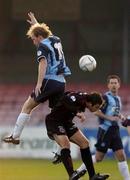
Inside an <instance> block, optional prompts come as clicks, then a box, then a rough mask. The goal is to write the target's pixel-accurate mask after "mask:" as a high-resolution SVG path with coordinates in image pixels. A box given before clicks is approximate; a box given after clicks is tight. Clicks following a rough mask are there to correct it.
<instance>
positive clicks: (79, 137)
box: [70, 130, 89, 149]
mask: <svg viewBox="0 0 130 180" xmlns="http://www.w3.org/2000/svg"><path fill="white" fill-rule="evenodd" d="M70 141H71V142H73V143H75V144H77V145H78V146H79V147H80V148H81V149H84V148H87V147H88V146H89V141H88V139H87V138H86V137H85V136H84V135H83V133H82V132H81V131H80V130H78V131H77V132H75V133H74V134H73V136H71V137H70Z"/></svg>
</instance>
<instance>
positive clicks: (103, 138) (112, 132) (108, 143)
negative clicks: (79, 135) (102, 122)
mask: <svg viewBox="0 0 130 180" xmlns="http://www.w3.org/2000/svg"><path fill="white" fill-rule="evenodd" d="M95 146H96V150H98V151H100V152H102V153H106V152H107V150H108V149H112V150H113V151H114V152H115V151H117V150H120V149H123V144H122V140H121V136H120V132H119V127H118V126H112V127H110V128H109V129H108V131H107V132H106V133H105V132H104V130H102V129H101V128H99V130H98V134H97V143H96V144H95Z"/></svg>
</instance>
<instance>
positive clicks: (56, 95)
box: [31, 79, 65, 108]
mask: <svg viewBox="0 0 130 180" xmlns="http://www.w3.org/2000/svg"><path fill="white" fill-rule="evenodd" d="M64 91H65V83H62V82H59V81H56V80H52V79H44V80H43V83H42V87H41V93H40V94H39V95H38V96H37V97H36V96H35V93H34V91H33V92H32V93H31V97H32V98H34V100H35V101H36V102H38V103H43V102H45V101H47V100H49V107H50V108H53V106H54V105H55V104H56V103H57V102H58V101H59V99H60V98H61V96H62V95H63V93H64Z"/></svg>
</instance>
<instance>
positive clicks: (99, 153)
mask: <svg viewBox="0 0 130 180" xmlns="http://www.w3.org/2000/svg"><path fill="white" fill-rule="evenodd" d="M107 85H108V89H109V91H108V92H106V93H105V95H104V100H105V104H104V106H103V107H102V108H101V110H100V111H97V112H95V114H96V115H97V116H98V117H99V121H100V125H99V129H98V135H97V143H96V154H95V155H93V156H92V159H93V163H95V162H100V161H102V160H103V158H104V156H105V154H106V153H107V150H108V149H109V148H110V149H112V150H113V152H114V154H115V157H116V159H117V160H118V168H119V171H120V173H121V175H122V176H123V179H124V180H130V173H129V169H128V164H127V161H126V155H125V152H124V150H123V144H122V140H121V136H120V132H119V125H118V122H117V121H118V120H120V119H121V120H124V116H123V115H121V114H120V110H121V99H120V97H119V96H118V89H119V88H120V78H119V77H118V76H117V75H110V76H108V79H107ZM83 169H85V165H84V164H82V165H81V167H80V168H79V169H78V171H81V170H83Z"/></svg>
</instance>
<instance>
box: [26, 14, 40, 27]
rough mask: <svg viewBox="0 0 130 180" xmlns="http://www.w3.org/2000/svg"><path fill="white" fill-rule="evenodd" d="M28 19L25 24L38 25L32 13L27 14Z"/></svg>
mask: <svg viewBox="0 0 130 180" xmlns="http://www.w3.org/2000/svg"><path fill="white" fill-rule="evenodd" d="M28 17H29V19H27V22H28V23H29V24H30V25H34V24H36V23H38V21H37V19H36V18H35V16H34V13H32V12H29V13H28Z"/></svg>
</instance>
